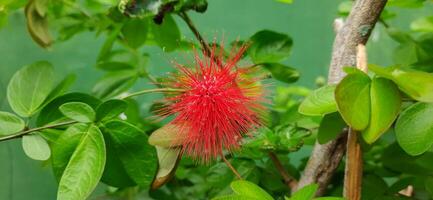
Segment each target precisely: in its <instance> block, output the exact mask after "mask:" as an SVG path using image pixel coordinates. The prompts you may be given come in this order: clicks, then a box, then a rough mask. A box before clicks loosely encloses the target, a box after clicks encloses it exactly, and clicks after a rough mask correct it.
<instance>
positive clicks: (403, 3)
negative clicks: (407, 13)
mask: <svg viewBox="0 0 433 200" xmlns="http://www.w3.org/2000/svg"><path fill="white" fill-rule="evenodd" d="M424 1H425V0H390V1H389V2H388V4H387V6H397V7H402V8H418V7H421V6H422V5H423V3H424Z"/></svg>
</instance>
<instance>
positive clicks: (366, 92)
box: [335, 73, 371, 130]
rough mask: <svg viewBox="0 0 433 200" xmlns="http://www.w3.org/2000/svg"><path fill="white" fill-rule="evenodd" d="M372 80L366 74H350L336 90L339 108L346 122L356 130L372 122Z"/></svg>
mask: <svg viewBox="0 0 433 200" xmlns="http://www.w3.org/2000/svg"><path fill="white" fill-rule="evenodd" d="M370 82H371V80H370V78H369V77H368V76H367V75H366V74H364V73H353V74H348V75H347V76H346V77H345V78H344V79H343V80H342V81H341V82H340V83H339V84H338V85H337V87H336V88H335V100H336V102H337V108H338V111H339V112H340V114H341V116H342V117H343V119H344V121H345V122H346V123H347V124H348V125H349V126H351V127H352V128H353V129H355V130H363V129H365V128H367V126H368V124H369V122H370Z"/></svg>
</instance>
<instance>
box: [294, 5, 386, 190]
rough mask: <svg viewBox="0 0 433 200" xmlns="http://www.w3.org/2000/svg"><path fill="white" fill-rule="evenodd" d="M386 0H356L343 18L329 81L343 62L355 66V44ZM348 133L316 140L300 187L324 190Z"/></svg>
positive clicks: (367, 33)
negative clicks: (325, 141) (312, 185)
mask: <svg viewBox="0 0 433 200" xmlns="http://www.w3.org/2000/svg"><path fill="white" fill-rule="evenodd" d="M386 2H387V0H357V1H356V2H355V3H354V6H353V8H352V11H351V12H350V14H349V16H348V18H347V20H346V22H345V23H344V25H343V27H342V28H341V30H340V31H338V33H337V36H336V38H335V41H334V47H333V52H332V59H331V64H330V68H329V75H328V84H336V83H338V82H340V80H341V79H343V77H344V76H345V73H344V72H343V70H342V67H344V66H356V55H357V46H358V44H366V43H367V40H368V38H369V36H370V34H371V31H372V30H373V28H374V26H375V24H376V22H377V21H378V19H379V16H380V13H381V12H382V10H383V8H384V7H385V4H386ZM346 135H347V134H346V133H344V134H342V135H341V136H340V137H339V138H337V139H335V140H332V141H330V142H328V143H326V144H324V145H321V144H319V143H317V142H316V144H315V145H314V149H313V152H312V154H311V157H310V159H309V161H308V163H307V166H306V167H305V170H304V173H303V175H302V176H301V179H300V180H299V184H298V187H297V188H296V189H297V190H299V189H300V188H302V187H304V186H306V185H308V184H311V183H317V184H318V185H319V189H318V190H317V193H316V195H317V196H320V195H322V194H324V192H325V190H326V187H327V185H328V184H329V181H330V180H331V177H332V175H333V173H334V171H335V169H336V168H337V166H338V164H339V163H340V161H341V158H342V157H343V154H344V149H345V145H346V141H347V136H346Z"/></svg>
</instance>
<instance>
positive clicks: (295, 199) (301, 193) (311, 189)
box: [290, 184, 319, 200]
mask: <svg viewBox="0 0 433 200" xmlns="http://www.w3.org/2000/svg"><path fill="white" fill-rule="evenodd" d="M317 188H319V186H318V185H317V184H310V185H307V186H305V187H303V188H302V189H300V190H298V191H297V192H295V193H294V194H293V195H292V197H290V200H311V199H313V197H314V195H315V194H316V191H317Z"/></svg>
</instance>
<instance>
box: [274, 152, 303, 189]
mask: <svg viewBox="0 0 433 200" xmlns="http://www.w3.org/2000/svg"><path fill="white" fill-rule="evenodd" d="M268 154H269V157H270V158H271V160H272V162H273V163H274V165H275V168H277V171H278V172H279V173H280V175H281V177H283V180H284V183H285V184H286V185H287V186H288V187H289V188H290V189H291V190H294V189H295V188H296V186H297V185H298V181H297V180H296V179H295V178H293V177H292V176H290V175H289V174H288V173H287V171H286V169H284V166H283V164H282V163H281V161H280V160H279V159H278V157H277V155H276V154H275V153H274V152H269V153H268Z"/></svg>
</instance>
